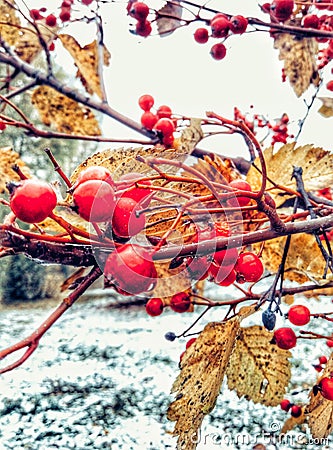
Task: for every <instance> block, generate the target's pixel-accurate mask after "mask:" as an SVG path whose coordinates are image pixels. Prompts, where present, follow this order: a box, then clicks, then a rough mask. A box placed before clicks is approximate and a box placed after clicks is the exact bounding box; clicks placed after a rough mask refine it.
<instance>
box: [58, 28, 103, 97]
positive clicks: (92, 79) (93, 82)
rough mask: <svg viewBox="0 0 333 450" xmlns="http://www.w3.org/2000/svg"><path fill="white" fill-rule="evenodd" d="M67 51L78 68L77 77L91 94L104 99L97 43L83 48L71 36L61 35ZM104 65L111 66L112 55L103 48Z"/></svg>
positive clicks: (94, 42) (60, 37)
mask: <svg viewBox="0 0 333 450" xmlns="http://www.w3.org/2000/svg"><path fill="white" fill-rule="evenodd" d="M59 39H60V40H61V42H62V44H63V46H64V47H65V49H66V50H67V51H68V52H69V53H70V54H71V56H72V57H73V59H74V61H75V65H76V66H77V68H78V73H77V76H78V78H80V79H81V81H82V84H83V86H84V87H85V88H86V90H87V92H89V94H92V93H95V94H97V95H98V96H99V97H100V98H102V91H101V81H100V75H99V49H98V44H97V41H93V42H91V43H90V44H87V45H85V46H84V47H81V45H80V44H79V43H78V42H77V41H76V40H75V39H74V38H73V36H70V35H69V34H61V35H59ZM103 58H104V60H103V64H104V65H105V66H108V65H109V62H110V58H111V54H110V52H109V51H108V50H107V48H106V47H105V46H103Z"/></svg>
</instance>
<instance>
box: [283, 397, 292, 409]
mask: <svg viewBox="0 0 333 450" xmlns="http://www.w3.org/2000/svg"><path fill="white" fill-rule="evenodd" d="M280 406H281V409H282V410H283V411H289V409H290V408H291V407H292V403H290V401H289V400H288V399H286V398H284V399H283V400H281V402H280Z"/></svg>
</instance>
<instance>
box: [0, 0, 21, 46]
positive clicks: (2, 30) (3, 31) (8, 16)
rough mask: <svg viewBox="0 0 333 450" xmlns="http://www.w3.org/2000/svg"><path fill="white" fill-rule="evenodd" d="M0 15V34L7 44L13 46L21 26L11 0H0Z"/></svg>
mask: <svg viewBox="0 0 333 450" xmlns="http://www.w3.org/2000/svg"><path fill="white" fill-rule="evenodd" d="M0 17H1V23H0V36H1V37H2V39H3V40H4V41H6V42H7V44H8V45H10V46H13V45H14V44H15V43H16V42H17V41H18V39H19V35H20V26H21V23H20V19H19V18H18V17H17V16H16V10H15V6H14V2H13V0H7V1H4V0H0Z"/></svg>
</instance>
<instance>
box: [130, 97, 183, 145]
mask: <svg viewBox="0 0 333 450" xmlns="http://www.w3.org/2000/svg"><path fill="white" fill-rule="evenodd" d="M138 103H139V106H140V108H141V109H142V110H143V114H142V116H141V125H142V126H143V127H145V128H147V130H155V131H157V132H158V133H159V134H160V136H161V140H162V143H163V144H164V145H165V146H166V147H172V144H173V141H174V134H173V133H174V131H175V129H176V127H177V119H175V118H173V117H172V110H171V108H170V107H169V106H167V105H161V106H160V107H159V108H158V109H157V110H156V112H155V113H153V112H152V111H151V109H152V107H153V106H154V103H155V100H154V98H153V97H152V96H151V95H149V94H144V95H141V97H140V98H139V101H138Z"/></svg>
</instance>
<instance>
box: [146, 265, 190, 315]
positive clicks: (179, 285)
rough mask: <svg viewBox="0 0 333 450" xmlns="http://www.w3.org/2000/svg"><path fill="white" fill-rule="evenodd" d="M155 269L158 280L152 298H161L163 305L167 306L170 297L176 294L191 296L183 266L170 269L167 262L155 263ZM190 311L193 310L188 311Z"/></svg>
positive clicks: (186, 273) (186, 272) (188, 279)
mask: <svg viewBox="0 0 333 450" xmlns="http://www.w3.org/2000/svg"><path fill="white" fill-rule="evenodd" d="M155 267H156V270H157V276H158V278H157V284H156V287H155V289H154V291H153V293H152V296H153V297H159V298H163V303H164V304H165V305H169V304H170V300H171V297H172V296H173V295H174V294H177V293H178V292H187V293H188V294H189V295H191V294H192V285H191V279H190V277H189V274H188V271H187V270H186V269H185V268H184V266H180V267H177V268H176V269H170V268H169V262H155ZM192 311H193V308H191V309H189V312H192Z"/></svg>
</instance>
